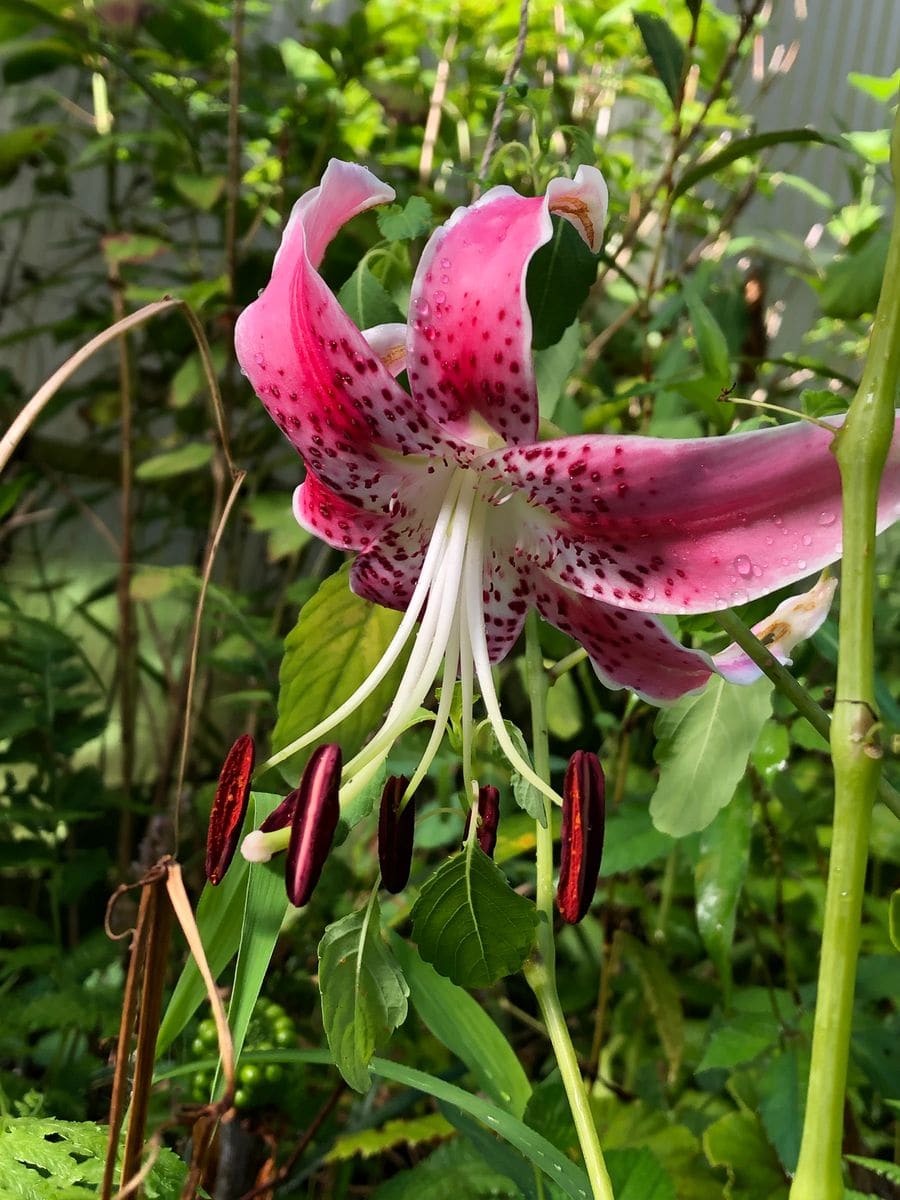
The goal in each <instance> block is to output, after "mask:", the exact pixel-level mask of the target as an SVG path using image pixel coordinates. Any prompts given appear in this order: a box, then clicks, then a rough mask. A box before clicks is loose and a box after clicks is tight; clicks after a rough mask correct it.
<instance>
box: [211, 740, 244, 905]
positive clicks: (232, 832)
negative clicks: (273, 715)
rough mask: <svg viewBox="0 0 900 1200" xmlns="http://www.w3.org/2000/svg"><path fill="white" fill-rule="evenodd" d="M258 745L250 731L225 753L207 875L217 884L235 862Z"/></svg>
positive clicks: (215, 808) (212, 827)
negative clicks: (255, 743)
mask: <svg viewBox="0 0 900 1200" xmlns="http://www.w3.org/2000/svg"><path fill="white" fill-rule="evenodd" d="M255 758H256V747H255V745H254V743H253V738H252V737H250V735H249V734H248V733H244V734H242V735H241V736H240V737H239V738H238V739H237V741H236V742H235V743H234V745H233V746H232V747H231V749H230V750H229V751H228V753H227V755H226V756H225V761H224V763H223V764H222V770H221V771H220V772H219V782H218V783H217V784H216V795H215V799H214V800H213V806H212V812H211V813H210V815H209V831H208V832H207V835H206V878H207V879H208V880H209V882H210V883H211V884H212V885H213V886H215V885H216V884H219V883H221V882H222V879H223V878H224V876H225V872H226V871H227V870H228V868H229V866H230V865H231V860H232V859H233V858H234V852H235V850H236V849H237V844H238V839H239V838H240V836H241V826H242V825H243V824H244V815H245V814H246V812H247V801H248V800H249V798H250V779H251V776H252V775H253V763H254V761H255Z"/></svg>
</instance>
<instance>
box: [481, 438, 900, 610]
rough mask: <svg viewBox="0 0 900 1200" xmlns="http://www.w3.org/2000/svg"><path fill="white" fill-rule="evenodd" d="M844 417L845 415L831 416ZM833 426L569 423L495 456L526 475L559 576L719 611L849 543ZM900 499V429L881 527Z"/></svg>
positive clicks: (671, 606) (600, 589) (502, 476)
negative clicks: (689, 432)
mask: <svg viewBox="0 0 900 1200" xmlns="http://www.w3.org/2000/svg"><path fill="white" fill-rule="evenodd" d="M832 421H833V423H834V424H835V425H836V426H838V425H840V423H841V418H837V419H832ZM831 440H832V439H831V437H830V435H829V434H828V432H827V431H826V430H823V429H822V428H821V427H820V426H817V425H812V424H810V423H808V422H798V423H797V424H794V425H785V426H780V427H778V428H771V429H764V430H754V431H753V432H749V433H736V434H730V435H727V436H725V437H718V438H698V439H694V440H685V441H680V440H674V439H673V440H668V439H664V438H649V437H636V436H630V437H621V438H620V437H611V436H602V435H601V436H595V437H566V438H559V439H558V440H556V441H553V442H544V443H538V444H535V445H531V446H516V447H510V448H509V449H507V450H505V451H502V452H500V453H499V454H497V455H495V456H493V457H491V458H490V459H488V460H487V464H486V465H487V466H488V468H489V469H491V470H493V471H494V472H495V478H497V479H498V480H503V481H504V482H505V483H507V484H509V485H512V486H513V487H516V488H518V489H520V491H521V493H522V494H523V496H524V498H525V499H526V500H527V502H528V504H529V505H530V506H531V509H530V510H529V516H530V523H531V524H532V525H533V526H534V525H536V524H539V521H540V513H539V511H538V510H539V509H541V508H542V509H543V510H544V513H545V517H546V526H545V533H544V535H543V537H542V538H541V544H542V547H543V550H544V552H545V555H546V559H547V562H548V565H550V564H552V565H550V569H551V571H552V573H553V575H554V576H555V577H556V578H557V579H558V581H559V582H560V583H562V584H564V585H565V586H566V587H568V588H572V589H574V590H576V591H580V592H582V593H583V594H585V595H588V596H595V597H597V598H600V599H603V600H605V601H608V602H610V603H612V604H617V605H622V606H623V607H625V608H633V609H638V610H641V611H644V612H659V613H691V612H709V611H711V610H713V609H716V608H725V607H728V606H730V605H733V604H743V603H746V602H747V601H748V600H751V599H753V598H755V597H757V596H762V595H765V594H767V593H769V592H773V591H775V590H776V589H778V588H781V587H784V586H785V585H786V584H789V583H793V582H794V581H796V580H798V579H803V578H805V577H807V576H808V575H810V574H812V573H813V572H815V571H818V570H820V569H821V568H822V567H824V566H826V565H828V564H829V563H832V562H834V561H835V560H836V559H838V558H840V555H841V484H840V476H839V473H838V468H837V464H836V462H835V460H834V457H833V455H832V454H831ZM898 513H900V439H896V438H895V440H894V445H893V447H892V449H891V453H890V456H889V458H888V463H887V466H886V468H885V473H884V477H883V482H882V489H881V500H880V504H879V510H878V527H879V529H883V528H885V527H886V526H888V525H889V524H890V523H891V522H892V521H893V520H895V519H896V518H897V515H898Z"/></svg>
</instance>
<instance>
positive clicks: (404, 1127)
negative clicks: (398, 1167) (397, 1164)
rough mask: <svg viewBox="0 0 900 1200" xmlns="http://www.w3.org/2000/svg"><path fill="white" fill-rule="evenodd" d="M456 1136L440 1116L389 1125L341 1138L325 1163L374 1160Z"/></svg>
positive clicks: (325, 1158)
mask: <svg viewBox="0 0 900 1200" xmlns="http://www.w3.org/2000/svg"><path fill="white" fill-rule="evenodd" d="M452 1136H453V1126H452V1125H451V1124H450V1122H449V1121H447V1120H446V1118H445V1117H442V1116H441V1114H440V1113H428V1115H427V1116H424V1117H412V1118H404V1119H400V1120H396V1121H386V1122H385V1124H384V1125H382V1126H381V1128H380V1129H361V1130H358V1131H353V1132H351V1133H342V1134H340V1135H339V1136H338V1137H337V1138H335V1141H334V1145H333V1146H332V1147H331V1149H330V1150H329V1151H328V1153H327V1154H326V1155H325V1156H324V1158H323V1160H322V1161H323V1162H327V1163H329V1162H331V1163H333V1162H346V1161H347V1160H348V1159H350V1158H355V1157H356V1155H357V1154H359V1155H360V1156H361V1157H362V1158H371V1157H372V1156H373V1155H375V1154H383V1153H384V1152H385V1151H386V1150H392V1149H394V1147H395V1146H421V1145H422V1144H423V1143H424V1142H433V1141H435V1140H436V1139H437V1138H447V1137H452Z"/></svg>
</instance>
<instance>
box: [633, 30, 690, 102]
mask: <svg viewBox="0 0 900 1200" xmlns="http://www.w3.org/2000/svg"><path fill="white" fill-rule="evenodd" d="M634 23H635V25H637V27H638V29H639V30H640V33H641V38H642V39H643V42H644V48H645V49H646V51H647V54H648V55H649V56H650V61H651V62H652V63H653V66H654V67H655V68H656V73H657V75H658V76H659V77H660V79H661V80H662V83H663V87H664V88H665V89H666V91H667V92H668V93H669V99H670V100H671V101H672V103H673V104H674V103H675V102H676V100H677V99H678V93H679V91H680V89H681V73H682V70H683V66H684V48H683V47H682V45H681V42H679V40H678V38H677V37H676V36H675V34H674V33H673V32H672V30H671V29H670V28H669V26H668V24H667V22H666V21H664V20H663V19H662V17H657V16H654V15H653V13H646V12H636V13H635V14H634Z"/></svg>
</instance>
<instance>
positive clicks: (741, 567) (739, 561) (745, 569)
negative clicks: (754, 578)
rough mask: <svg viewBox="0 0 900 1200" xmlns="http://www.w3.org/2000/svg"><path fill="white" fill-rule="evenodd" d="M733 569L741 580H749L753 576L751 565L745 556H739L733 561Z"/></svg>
mask: <svg viewBox="0 0 900 1200" xmlns="http://www.w3.org/2000/svg"><path fill="white" fill-rule="evenodd" d="M734 569H735V570H736V571H737V573H738V575H740V576H741V577H742V578H743V579H749V578H750V577H751V575H752V574H753V563H752V562H751V561H750V559H749V557H748V556H747V555H746V554H739V555H738V556H737V558H736V559H735V560H734Z"/></svg>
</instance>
